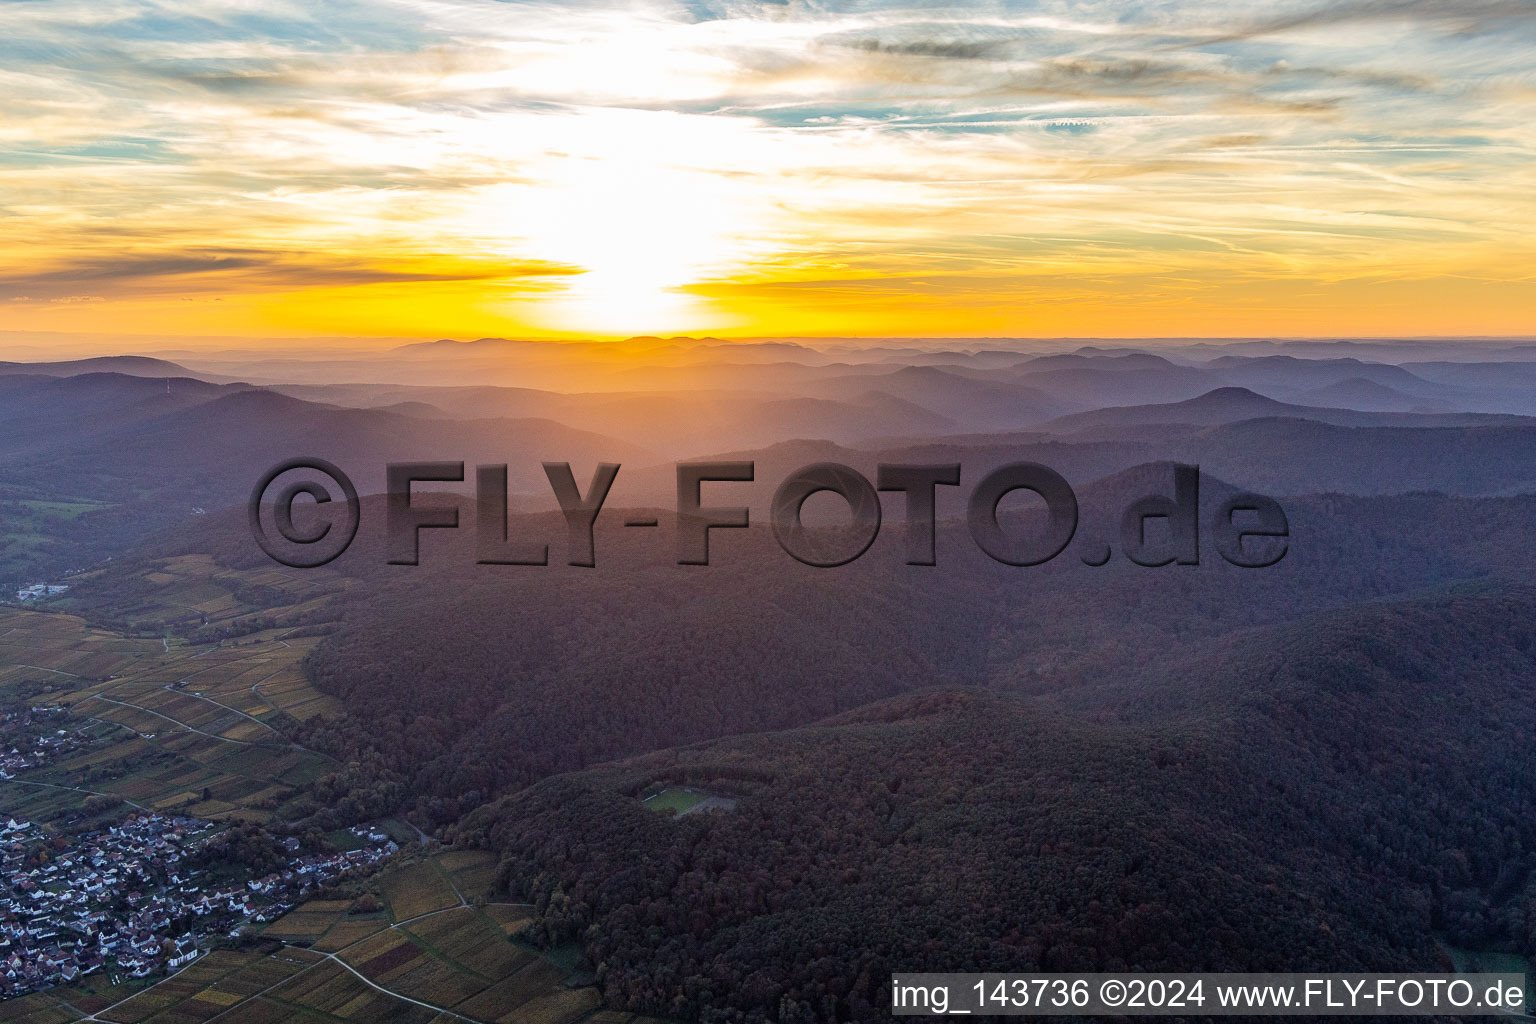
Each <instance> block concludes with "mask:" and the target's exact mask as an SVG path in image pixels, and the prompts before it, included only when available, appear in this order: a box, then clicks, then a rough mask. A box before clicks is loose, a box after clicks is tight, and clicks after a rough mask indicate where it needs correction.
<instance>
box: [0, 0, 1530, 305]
mask: <svg viewBox="0 0 1536 1024" xmlns="http://www.w3.org/2000/svg"><path fill="white" fill-rule="evenodd" d="M4 8H5V28H6V33H5V36H4V37H3V38H0V225H3V227H4V230H5V232H6V237H7V239H8V242H9V243H10V244H8V245H7V247H6V249H5V251H4V253H3V254H0V294H6V295H7V296H8V297H9V298H10V299H11V300H12V301H8V302H7V310H6V312H7V317H8V319H10V320H12V321H13V322H17V325H18V326H27V327H30V328H33V329H51V328H69V327H76V328H81V329H94V328H95V326H97V325H101V324H105V323H108V322H112V321H113V320H114V319H116V320H119V321H120V320H121V319H122V318H123V317H124V316H145V317H165V318H168V322H169V323H170V325H171V326H170V329H173V330H174V329H183V328H184V329H185V330H187V331H189V332H191V331H196V332H204V331H207V330H208V329H209V328H210V326H212V327H213V328H215V329H219V330H229V329H232V328H234V327H236V326H238V329H245V328H246V327H247V326H249V328H250V329H251V330H258V329H261V328H263V327H266V326H270V325H271V324H273V323H276V322H281V323H282V324H284V325H289V326H292V327H295V328H297V329H304V328H305V327H306V326H307V325H310V324H313V325H314V326H315V329H316V330H335V329H337V328H338V326H341V327H344V328H346V329H348V330H354V331H359V332H361V331H367V330H374V329H377V330H379V331H380V332H381V333H388V334H391V335H397V334H400V333H407V332H409V331H414V330H419V331H420V332H421V333H430V334H446V333H453V332H455V331H462V332H465V333H469V332H474V333H490V332H492V331H496V332H500V333H518V332H520V331H523V332H533V331H560V332H583V331H591V332H598V333H631V332H640V331H649V330H730V329H737V330H741V331H744V332H747V333H757V334H762V333H772V332H774V331H784V332H788V333H815V332H817V331H819V330H823V329H824V330H827V331H830V332H834V333H844V334H846V333H859V332H861V331H869V332H871V333H881V332H890V331H892V330H895V329H900V328H909V329H910V330H912V331H927V332H940V333H957V334H976V333H1053V334H1060V333H1088V334H1107V333H1158V334H1169V333H1180V332H1184V333H1231V332H1232V331H1233V330H1234V325H1237V324H1241V325H1247V326H1246V330H1250V331H1262V332H1264V333H1272V332H1287V331H1290V332H1300V331H1303V330H1314V329H1315V330H1321V331H1323V332H1326V326H1325V325H1326V324H1328V323H1332V324H1334V325H1335V329H1337V330H1341V331H1349V330H1353V329H1355V328H1356V327H1357V326H1358V327H1359V328H1360V329H1362V330H1393V329H1398V328H1399V327H1400V326H1403V325H1412V324H1422V323H1425V318H1426V317H1437V318H1439V319H1438V320H1436V321H1435V326H1434V329H1436V330H1441V331H1442V332H1443V331H1444V329H1445V327H1447V326H1449V325H1448V323H1443V322H1442V321H1449V320H1450V319H1451V317H1452V316H1453V315H1459V314H1464V319H1465V321H1466V326H1465V329H1466V330H1468V331H1479V332H1484V333H1490V332H1496V331H1512V330H1532V329H1536V323H1533V322H1532V321H1531V312H1530V311H1531V310H1532V309H1536V301H1532V299H1533V298H1536V296H1532V295H1531V294H1530V292H1529V288H1530V284H1529V282H1528V281H1527V280H1524V276H1525V272H1524V271H1523V270H1521V269H1520V268H1521V267H1523V266H1528V265H1529V263H1530V261H1531V259H1532V257H1536V243H1533V242H1532V241H1531V238H1532V237H1533V231H1532V229H1533V228H1536V201H1533V200H1532V198H1531V196H1532V195H1536V170H1533V168H1536V160H1533V157H1536V128H1532V117H1531V114H1532V103H1533V99H1532V96H1533V91H1532V88H1531V82H1532V81H1533V76H1536V7H1533V5H1532V4H1530V3H1529V2H1516V0H1438V2H1430V0H1352V2H1344V3H1337V4H1317V3H1312V2H1300V0H1226V2H1217V0H1185V2H1180V3H1177V4H1174V3H1167V2H1162V0H1141V2H1133V0H1078V2H1073V3H1067V2H1066V0H987V2H978V3H971V4H958V3H957V4H946V5H910V4H908V5H903V4H899V3H885V2H879V0H861V2H856V3H855V2H846V3H844V2H836V0H821V2H815V3H813V2H809V0H787V2H784V3H774V2H757V0H684V2H678V0H625V2H623V3H619V2H617V0H615V2H611V3H610V2H607V0H583V2H576V3H568V2H561V3H555V2H493V0H335V2H332V3H327V4H324V5H314V4H301V3H298V2H295V0H287V2H276V0H272V2H265V3H258V4H251V3H248V2H237V0H198V2H193V0H49V2H48V3H7V4H4ZM1090 280H1091V282H1092V283H1091V285H1090V284H1089V283H1087V282H1089V281H1090ZM1390 281H1414V282H1418V287H1417V288H1416V290H1414V291H1412V292H1410V293H1408V295H1407V298H1408V300H1409V305H1408V306H1406V307H1405V306H1403V305H1402V296H1401V295H1400V293H1399V290H1398V289H1396V288H1395V287H1393V288H1388V287H1386V286H1385V285H1384V284H1383V282H1390ZM917 282H921V285H919V284H917ZM1053 289H1054V291H1053ZM183 292H191V293H196V294H206V293H210V292H219V293H220V294H222V295H223V296H224V297H225V298H227V300H228V301H226V302H225V303H224V304H223V306H224V311H223V312H222V313H221V314H220V315H223V316H226V317H229V318H232V320H233V319H238V325H235V324H225V325H220V324H216V323H212V322H211V321H208V320H206V319H201V320H196V321H195V322H194V321H193V320H189V319H187V317H189V316H193V315H194V314H190V313H187V312H185V311H174V310H171V309H170V308H169V307H168V306H165V305H157V303H162V301H164V302H168V301H169V300H170V297H172V296H175V295H177V294H178V293H183ZM84 294H89V295H91V296H93V297H99V298H101V299H102V301H100V302H92V303H89V304H81V305H79V306H75V305H68V306H67V307H66V305H65V304H62V303H60V302H58V301H56V300H58V299H60V298H62V297H65V296H68V295H84ZM945 296H948V298H949V300H950V301H949V305H948V306H945V305H944V299H945ZM1414 303H1417V304H1418V305H1417V308H1415V307H1414ZM195 315H196V316H197V317H206V316H208V315H211V314H206V313H204V312H202V311H201V310H199V311H197V312H196V313H195ZM349 318H350V319H349ZM1138 325H1142V326H1143V329H1140V330H1137V329H1135V328H1136V327H1137V326H1138ZM1265 325H1272V326H1270V327H1268V328H1266V326H1265ZM946 327H947V328H948V329H946ZM1207 328H1209V329H1207Z"/></svg>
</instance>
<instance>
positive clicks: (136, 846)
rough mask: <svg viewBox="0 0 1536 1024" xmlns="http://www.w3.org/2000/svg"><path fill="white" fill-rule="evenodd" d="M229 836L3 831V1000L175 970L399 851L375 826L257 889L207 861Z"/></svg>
mask: <svg viewBox="0 0 1536 1024" xmlns="http://www.w3.org/2000/svg"><path fill="white" fill-rule="evenodd" d="M223 829H224V826H223V825H221V824H220V823H218V822H213V821H205V820H200V819H197V818H188V817H180V816H168V815H162V814H158V813H151V812H144V813H137V814H130V815H128V816H127V817H126V818H125V819H124V820H122V821H121V822H119V823H117V824H115V825H111V826H109V827H107V828H105V829H101V830H98V831H91V832H85V833H82V834H79V835H75V836H67V835H63V834H53V833H52V832H51V830H47V829H44V828H43V827H42V826H39V825H37V824H35V823H33V822H29V821H21V820H17V819H15V818H10V819H6V820H3V821H0V998H9V997H11V996H17V995H22V994H25V993H28V992H33V991H37V990H39V989H43V988H47V987H49V986H52V985H55V984H59V983H64V982H70V981H73V980H75V979H76V978H78V977H80V976H82V975H88V974H92V973H95V972H102V971H104V972H106V973H108V974H109V975H111V976H113V977H114V978H116V979H121V978H144V977H148V976H149V975H151V974H154V973H157V972H161V971H167V970H175V969H177V968H179V967H181V966H183V965H184V964H187V963H189V962H191V961H193V960H195V959H197V957H198V956H200V955H201V954H202V953H203V952H205V951H206V950H207V949H208V948H210V947H211V946H212V945H213V944H215V943H217V942H220V941H225V940H231V939H235V938H238V937H239V936H240V935H241V934H242V930H244V929H249V928H250V927H252V926H254V925H260V924H262V923H264V922H267V921H270V920H273V919H275V918H276V917H278V916H280V915H281V914H283V913H284V912H286V911H287V910H289V909H290V908H291V907H293V906H294V905H295V904H296V903H297V902H298V901H299V898H300V896H301V895H302V894H303V893H304V892H305V890H307V889H312V888H315V887H318V886H321V885H324V884H326V883H328V882H332V881H335V880H337V879H339V878H341V877H342V876H343V875H346V874H348V873H350V872H359V871H364V870H372V869H373V868H374V867H375V866H377V865H379V864H380V863H381V862H383V861H385V860H386V859H388V858H389V857H390V856H391V855H392V854H393V853H394V852H395V851H396V850H397V849H398V847H397V845H396V843H395V842H394V841H393V840H392V839H390V838H389V836H388V835H386V834H385V833H383V832H382V831H379V830H377V829H375V828H373V827H371V826H367V825H360V826H355V827H354V828H353V829H351V833H352V835H353V836H354V837H355V838H356V840H357V842H358V844H359V845H358V847H357V848H356V849H352V850H346V851H330V850H324V851H309V852H301V845H300V842H299V840H298V839H297V838H291V837H290V838H288V839H286V840H284V843H283V845H284V851H285V853H286V854H287V855H288V856H289V858H290V859H289V861H288V863H287V865H286V866H285V867H283V868H282V869H281V870H278V871H274V872H270V873H268V874H266V875H263V876H262V877H259V878H253V877H241V875H242V874H245V875H249V874H250V872H248V871H247V872H243V873H242V872H240V871H238V870H232V866H231V865H228V864H223V863H220V864H218V865H217V866H208V865H207V864H205V863H203V862H205V861H206V860H207V858H206V857H203V856H200V854H201V853H202V852H203V851H204V850H205V848H206V847H207V846H208V845H209V844H210V843H212V842H214V841H215V840H216V839H217V838H218V836H219V835H220V833H221V832H222V831H223Z"/></svg>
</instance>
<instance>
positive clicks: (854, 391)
mask: <svg viewBox="0 0 1536 1024" xmlns="http://www.w3.org/2000/svg"><path fill="white" fill-rule="evenodd" d="M811 388H813V389H814V391H815V393H817V394H821V395H825V396H827V397H838V398H846V397H848V396H851V395H859V394H865V393H867V392H869V391H880V392H884V393H886V394H889V395H894V396H896V397H897V398H901V399H903V400H905V401H907V402H911V403H912V404H913V405H916V406H920V407H922V408H923V409H927V410H929V411H930V412H932V413H937V414H938V415H940V416H943V417H945V418H946V419H947V420H949V421H951V423H952V424H953V429H956V430H968V431H974V430H1008V429H1016V428H1019V427H1027V426H1031V425H1033V424H1036V423H1040V422H1042V421H1043V420H1047V419H1050V418H1051V417H1052V416H1058V415H1060V414H1061V413H1062V412H1063V411H1065V410H1068V409H1072V408H1075V407H1077V405H1076V403H1075V402H1072V401H1071V400H1063V399H1062V398H1060V397H1059V396H1057V395H1055V394H1052V393H1051V392H1050V391H1047V390H1045V389H1042V388H1038V387H1031V386H1027V385H1024V384H1019V383H1015V382H1013V381H1009V380H1006V379H1001V380H1000V379H998V376H997V375H996V374H993V375H990V376H988V377H974V376H970V375H964V376H962V375H961V374H958V373H952V372H949V371H946V370H942V369H939V368H937V367H933V366H907V367H903V368H901V369H899V370H895V371H890V372H883V373H876V374H862V373H861V374H858V375H854V376H841V377H832V378H829V379H824V380H821V381H818V382H816V383H814V384H812V385H811ZM897 432H905V433H912V432H913V431H912V430H910V429H908V430H906V431H902V430H901V429H900V428H899V427H897V429H895V430H889V431H885V433H887V434H889V433H897Z"/></svg>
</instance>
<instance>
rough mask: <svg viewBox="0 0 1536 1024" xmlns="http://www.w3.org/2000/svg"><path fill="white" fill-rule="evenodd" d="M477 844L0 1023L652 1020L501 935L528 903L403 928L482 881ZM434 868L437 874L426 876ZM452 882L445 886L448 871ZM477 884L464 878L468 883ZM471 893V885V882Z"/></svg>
mask: <svg viewBox="0 0 1536 1024" xmlns="http://www.w3.org/2000/svg"><path fill="white" fill-rule="evenodd" d="M494 867H495V862H494V859H493V858H492V857H491V855H490V854H487V853H481V852H477V851H450V852H447V853H443V854H439V855H438V856H436V857H434V858H432V859H430V860H425V861H420V862H417V863H414V864H408V865H404V866H403V867H401V868H398V869H394V870H392V871H389V872H387V873H386V874H385V875H384V876H383V877H382V878H381V879H380V880H379V883H380V884H379V889H380V892H381V893H385V894H391V893H392V894H395V896H396V897H398V898H399V899H400V900H401V901H402V903H401V904H400V905H399V906H397V905H396V904H395V903H394V902H393V900H386V901H384V902H383V903H382V904H381V905H380V908H379V909H378V910H376V911H372V912H370V913H363V914H352V913H348V910H349V908H350V907H351V906H352V904H351V901H343V900H311V901H309V902H307V903H303V904H300V905H299V906H297V907H295V908H294V909H293V910H292V911H291V912H289V913H288V914H287V915H285V916H284V917H282V918H280V919H278V920H277V921H275V922H273V923H272V924H271V925H268V926H267V928H266V930H265V932H264V933H263V934H262V935H261V936H260V939H259V940H258V944H257V945H255V946H253V947H250V948H245V949H220V950H214V951H213V952H211V953H208V954H206V955H205V956H203V957H202V958H201V959H199V960H196V961H194V962H193V963H192V964H190V965H188V966H187V967H186V968H184V969H183V970H182V971H180V972H179V973H177V974H174V975H172V976H170V977H168V978H166V979H165V980H163V981H160V982H158V983H155V984H151V985H149V986H148V987H144V988H142V989H135V988H133V987H130V986H120V987H117V988H108V987H106V986H105V984H104V979H100V978H99V976H98V981H97V984H98V986H99V987H98V988H97V989H95V990H91V989H87V988H85V987H82V986H70V987H60V988H56V989H52V990H49V991H48V992H44V993H39V994H37V995H34V996H28V997H25V998H23V999H17V1000H12V1001H8V1002H3V1003H0V1024H12V1022H17V1024H20V1022H26V1024H70V1022H72V1021H80V1020H83V1019H86V1017H87V1015H90V1018H89V1019H92V1020H95V1021H101V1022H110V1024H202V1022H204V1021H210V1020H213V1019H215V1018H217V1019H218V1020H219V1021H221V1022H225V1024H230V1022H233V1024H300V1022H317V1021H323V1020H330V1021H336V1020H342V1021H356V1022H358V1024H372V1022H375V1021H382V1022H386V1024H449V1022H452V1021H458V1022H460V1024H463V1022H483V1024H511V1022H514V1021H516V1022H519V1024H521V1022H524V1021H527V1022H531V1024H659V1022H654V1021H651V1020H649V1019H647V1018H639V1017H635V1016H633V1015H631V1014H627V1013H612V1012H608V1011H605V1010H603V1009H602V1006H601V999H600V997H599V995H598V992H597V989H595V988H593V987H592V986H590V985H584V984H576V985H571V984H570V982H571V979H570V971H569V970H568V969H567V968H565V967H562V966H560V965H558V964H557V963H555V962H554V961H553V960H551V959H549V958H548V957H545V956H542V955H540V954H539V953H538V952H537V951H535V950H533V949H531V948H529V947H527V946H525V945H522V944H519V943H515V942H512V941H510V939H509V936H508V931H507V928H506V927H505V926H504V924H503V922H508V921H518V922H521V921H524V920H526V919H527V914H528V908H526V907H521V906H515V905H512V904H502V903H488V904H485V905H483V906H480V907H476V906H474V905H472V904H473V903H474V902H475V900H474V899H473V897H472V896H471V897H470V898H469V901H468V902H460V901H459V899H458V896H457V895H454V898H453V902H452V905H450V906H448V907H445V908H443V909H440V910H436V911H427V912H426V913H425V916H419V917H416V918H415V919H414V920H411V921H410V923H409V924H407V925H397V924H393V923H391V922H392V920H393V919H400V920H408V918H406V917H402V916H401V915H402V914H403V913H405V912H406V911H409V910H413V909H417V908H418V907H419V906H420V905H422V901H423V894H440V893H441V892H442V891H444V890H446V891H447V892H449V893H454V892H455V885H456V884H457V881H458V880H464V881H465V882H475V880H480V881H484V880H486V879H488V878H489V877H490V874H491V873H492V872H493V871H494ZM434 878H435V879H437V880H438V881H437V882H434V881H432V879H434ZM451 880H452V881H453V883H454V884H450V881H451ZM476 884H478V883H476ZM474 895H477V896H482V897H483V896H484V895H485V893H484V892H475V894H474Z"/></svg>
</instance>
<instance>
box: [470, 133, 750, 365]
mask: <svg viewBox="0 0 1536 1024" xmlns="http://www.w3.org/2000/svg"><path fill="white" fill-rule="evenodd" d="M594 116H597V115H594ZM601 120H602V121H604V122H605V123H603V124H601V125H592V124H588V125H587V126H585V127H586V130H584V131H582V132H581V133H579V135H575V136H573V137H571V138H569V139H568V140H565V141H566V142H568V143H569V145H567V146H562V147H561V148H560V149H559V150H558V151H553V152H547V153H545V154H543V155H542V156H541V157H540V158H539V159H538V160H536V161H534V162H533V163H532V165H531V166H529V167H527V168H525V170H526V171H527V172H531V174H532V176H533V177H534V178H535V179H536V181H537V186H536V187H531V186H528V185H524V184H522V183H519V182H511V183H507V184H505V185H499V186H496V187H494V188H493V189H491V190H489V192H488V193H487V194H484V195H482V197H481V202H480V203H479V204H478V209H476V210H473V211H470V212H469V214H468V215H469V216H470V217H472V218H477V219H479V221H480V223H481V224H482V225H483V226H493V227H494V230H495V231H497V232H499V233H501V234H502V235H503V236H504V238H505V245H506V251H507V252H508V253H509V254H510V253H516V254H517V255H518V256H519V257H534V258H537V259H539V260H545V261H549V262H552V263H557V264H561V265H565V266H569V267H571V268H573V270H575V271H576V273H574V274H573V275H572V276H570V277H563V278H560V279H559V280H558V282H557V283H556V285H555V286H554V287H553V289H552V290H550V291H548V292H545V293H541V294H539V295H535V296H518V297H516V298H513V299H509V300H508V303H509V305H510V304H516V307H517V308H516V319H518V320H520V321H523V322H528V323H533V324H536V325H538V326H540V327H543V328H545V329H549V330H554V331H561V332H580V333H593V334H600V335H615V336H616V335H634V334H646V333H669V332H670V333H677V332H687V331H697V330H701V329H708V328H715V327H722V326H731V325H733V324H734V323H736V322H737V320H738V318H737V317H736V316H733V315H732V314H731V313H729V312H728V311H726V310H724V309H722V308H720V307H719V306H717V305H716V304H714V303H713V302H712V301H711V300H708V299H705V298H703V297H701V296H699V295H697V294H694V293H692V292H691V291H690V288H692V287H695V286H699V285H703V284H708V283H713V282H719V281H722V280H729V279H730V278H731V276H732V275H733V274H735V273H737V272H738V271H739V270H740V269H741V268H743V267H745V266H747V265H748V264H750V262H751V261H752V260H753V259H754V258H755V257H757V256H759V255H761V254H762V253H764V252H766V251H769V249H770V247H771V246H770V239H771V236H772V235H773V229H772V218H773V213H774V211H773V209H772V208H771V206H769V205H768V204H766V203H765V202H764V199H763V197H762V195H761V194H760V193H755V192H754V190H753V189H752V188H751V187H750V185H749V184H748V183H747V182H744V181H741V180H738V179H736V178H733V177H732V176H731V175H721V174H718V173H714V172H713V171H712V169H711V168H710V167H709V166H708V164H707V163H702V162H701V160H700V159H699V158H700V155H701V154H704V153H710V152H712V153H713V154H714V156H715V158H716V161H717V162H718V161H720V160H722V159H732V158H733V156H734V154H733V152H732V151H731V149H730V147H729V143H730V141H731V139H730V137H729V135H727V137H726V138H720V137H719V136H720V133H719V132H718V131H716V130H713V128H712V126H708V125H705V124H701V123H700V120H699V119H692V118H689V119H680V118H675V117H665V116H664V117H659V118H658V117H645V118H635V117H629V116H611V115H607V114H605V115H603V116H601ZM711 143H713V145H712V144H711Z"/></svg>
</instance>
